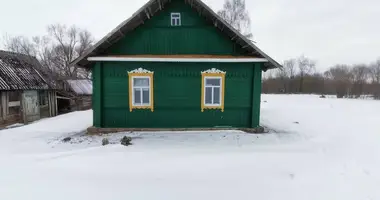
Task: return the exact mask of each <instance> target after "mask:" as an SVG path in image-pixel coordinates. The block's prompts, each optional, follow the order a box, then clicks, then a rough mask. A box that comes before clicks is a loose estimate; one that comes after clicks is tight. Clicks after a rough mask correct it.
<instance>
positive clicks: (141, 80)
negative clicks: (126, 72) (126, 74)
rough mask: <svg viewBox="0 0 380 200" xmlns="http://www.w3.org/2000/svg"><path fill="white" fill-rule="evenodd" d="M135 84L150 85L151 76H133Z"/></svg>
mask: <svg viewBox="0 0 380 200" xmlns="http://www.w3.org/2000/svg"><path fill="white" fill-rule="evenodd" d="M133 86H134V87H136V86H145V87H149V78H133Z"/></svg>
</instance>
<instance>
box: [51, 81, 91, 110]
mask: <svg viewBox="0 0 380 200" xmlns="http://www.w3.org/2000/svg"><path fill="white" fill-rule="evenodd" d="M58 82H59V84H60V86H62V87H61V88H62V90H60V91H58V94H59V95H60V96H58V110H59V111H62V112H64V111H63V110H64V109H67V111H68V112H69V111H77V110H87V109H91V108H92V81H91V80H89V79H85V78H70V77H66V78H61V79H60V80H59V81H58Z"/></svg>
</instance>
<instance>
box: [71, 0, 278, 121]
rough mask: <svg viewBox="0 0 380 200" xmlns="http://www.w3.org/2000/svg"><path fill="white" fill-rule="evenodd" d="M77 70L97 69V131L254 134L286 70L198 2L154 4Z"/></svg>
mask: <svg viewBox="0 0 380 200" xmlns="http://www.w3.org/2000/svg"><path fill="white" fill-rule="evenodd" d="M72 64H73V65H79V66H81V67H84V68H92V70H93V71H92V73H93V111H94V112H93V113H94V116H93V117H94V127H97V128H226V127H232V128H255V127H258V126H259V119H260V95H261V75H262V71H265V70H267V69H272V68H277V67H281V66H280V65H279V64H278V63H277V62H276V61H275V60H273V59H272V58H270V57H269V56H268V55H266V54H265V53H264V52H263V51H261V50H260V49H259V48H258V47H257V46H256V45H254V44H253V43H252V42H251V41H250V40H248V39H247V38H245V37H244V36H242V35H241V34H240V33H239V32H237V31H236V30H235V29H234V28H232V27H231V26H230V25H228V24H227V23H226V22H225V21H224V20H223V19H221V18H220V17H219V16H218V15H217V14H216V13H215V12H213V11H212V10H211V9H210V8H209V7H208V6H207V5H205V4H204V3H203V2H202V1H200V0H151V1H149V2H148V3H147V4H145V5H144V6H143V7H142V8H141V9H139V10H138V11H137V12H136V13H135V14H133V16H132V17H131V18H129V19H127V20H126V21H124V22H122V23H121V24H120V25H119V26H118V27H117V28H116V29H114V30H113V31H111V32H110V33H109V34H107V36H105V37H104V38H103V39H102V40H100V41H99V42H98V43H97V44H95V45H94V46H93V48H91V49H90V50H89V51H87V52H86V53H85V54H84V55H83V56H81V57H79V58H78V59H77V60H75V61H74V62H73V63H72Z"/></svg>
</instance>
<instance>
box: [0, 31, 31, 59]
mask: <svg viewBox="0 0 380 200" xmlns="http://www.w3.org/2000/svg"><path fill="white" fill-rule="evenodd" d="M4 46H5V49H7V50H9V51H13V52H17V53H22V54H25V55H28V56H33V57H35V56H36V54H37V49H36V48H35V45H34V44H33V42H31V41H30V40H29V39H28V38H27V37H24V36H17V37H11V36H9V35H4Z"/></svg>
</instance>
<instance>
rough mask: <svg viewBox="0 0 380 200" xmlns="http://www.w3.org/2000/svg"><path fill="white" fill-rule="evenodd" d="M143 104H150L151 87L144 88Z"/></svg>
mask: <svg viewBox="0 0 380 200" xmlns="http://www.w3.org/2000/svg"><path fill="white" fill-rule="evenodd" d="M142 91H143V99H142V100H143V104H149V103H150V102H149V89H148V88H144V89H143V90H142Z"/></svg>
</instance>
